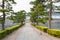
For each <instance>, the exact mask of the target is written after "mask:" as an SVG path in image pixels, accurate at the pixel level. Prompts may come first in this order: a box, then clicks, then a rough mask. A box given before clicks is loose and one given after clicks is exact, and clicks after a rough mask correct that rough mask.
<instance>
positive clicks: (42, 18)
mask: <svg viewBox="0 0 60 40" xmlns="http://www.w3.org/2000/svg"><path fill="white" fill-rule="evenodd" d="M43 2H45V0H35V1H34V2H31V3H30V4H32V5H34V6H33V8H31V12H30V14H31V17H30V20H31V21H32V22H33V23H34V22H35V23H36V24H38V23H39V22H41V23H46V22H47V20H48V17H47V13H46V12H45V7H46V5H44V4H43Z"/></svg>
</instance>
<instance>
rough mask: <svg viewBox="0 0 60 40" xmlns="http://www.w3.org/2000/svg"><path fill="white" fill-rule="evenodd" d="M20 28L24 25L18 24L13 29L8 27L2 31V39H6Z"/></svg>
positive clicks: (0, 36) (0, 32)
mask: <svg viewBox="0 0 60 40" xmlns="http://www.w3.org/2000/svg"><path fill="white" fill-rule="evenodd" d="M20 26H22V25H19V24H18V25H15V26H12V27H8V28H6V29H5V30H0V39H1V38H3V37H5V36H6V35H8V34H10V33H11V32H13V31H14V30H16V29H18V28H19V27H20Z"/></svg>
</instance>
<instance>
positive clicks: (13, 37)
mask: <svg viewBox="0 0 60 40" xmlns="http://www.w3.org/2000/svg"><path fill="white" fill-rule="evenodd" d="M2 40H60V39H59V38H55V37H52V36H50V35H48V34H47V33H44V32H41V31H40V30H38V29H36V28H35V27H33V26H32V25H30V23H26V24H25V25H24V26H23V27H21V28H19V29H18V30H16V31H15V32H13V33H12V34H10V35H8V36H7V37H5V38H4V39H2Z"/></svg>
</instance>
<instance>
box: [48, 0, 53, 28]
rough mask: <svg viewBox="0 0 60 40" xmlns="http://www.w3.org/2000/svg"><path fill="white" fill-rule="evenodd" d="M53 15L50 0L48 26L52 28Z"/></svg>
mask: <svg viewBox="0 0 60 40" xmlns="http://www.w3.org/2000/svg"><path fill="white" fill-rule="evenodd" d="M51 16H52V0H50V11H49V22H48V27H49V28H51Z"/></svg>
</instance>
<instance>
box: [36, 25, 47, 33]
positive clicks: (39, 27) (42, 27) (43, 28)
mask: <svg viewBox="0 0 60 40" xmlns="http://www.w3.org/2000/svg"><path fill="white" fill-rule="evenodd" d="M36 28H38V29H40V30H42V31H44V32H47V30H48V28H47V27H44V26H36Z"/></svg>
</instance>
